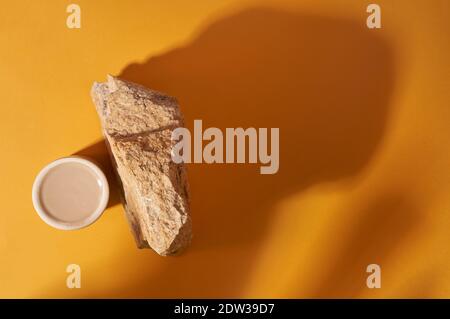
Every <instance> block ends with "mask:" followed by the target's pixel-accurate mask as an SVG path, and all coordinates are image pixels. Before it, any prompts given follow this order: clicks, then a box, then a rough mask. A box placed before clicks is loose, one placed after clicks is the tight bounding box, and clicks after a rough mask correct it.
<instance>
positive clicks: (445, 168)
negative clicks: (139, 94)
mask: <svg viewBox="0 0 450 319" xmlns="http://www.w3.org/2000/svg"><path fill="white" fill-rule="evenodd" d="M69 3H71V2H69V1H8V2H6V1H4V2H2V3H1V10H0V88H1V89H0V101H1V106H0V149H1V150H2V156H1V157H0V167H1V175H0V176H1V183H0V196H1V202H2V205H1V213H0V297H8V298H9V297H26V298H28V297H35V298H36V297H37V298H39V297H69V298H70V297H450V250H449V247H450V231H449V229H450V183H449V182H450V169H449V164H450V161H449V160H450V153H449V150H450V147H449V146H450V145H449V141H450V138H449V137H450V126H449V122H450V108H449V101H450V96H449V85H450V77H449V75H450V74H449V66H450V62H449V58H448V57H449V54H450V46H449V36H450V14H449V9H450V5H449V3H450V2H449V1H446V0H432V1H425V0H423V1H411V0H409V1H406V0H402V1H400V0H395V1H394V0H391V1H376V3H378V4H380V5H381V8H382V28H381V29H379V30H368V29H367V28H366V27H365V20H366V17H367V15H368V14H367V13H366V6H367V5H368V4H369V3H370V2H368V1H359V0H355V1H350V0H348V1H317V0H304V1H301V0H296V1H279V0H277V1H275V0H274V1H242V0H235V1H231V0H227V1H225V0H216V1H207V0H201V1H200V0H195V1H185V0H172V1H156V0H155V1H106V0H103V1H98V0H95V1H93V0H88V1H81V0H80V1H76V2H75V3H77V4H79V5H80V6H81V19H82V21H81V29H79V30H71V29H68V28H67V27H66V17H67V15H68V14H67V13H66V7H67V5H68V4H69ZM107 73H111V74H115V75H122V76H123V77H125V78H127V79H130V80H134V81H137V82H141V83H143V84H145V85H148V86H151V87H152V88H155V89H158V90H162V91H164V92H167V93H169V94H171V95H174V96H176V97H177V98H178V99H179V101H180V104H181V106H182V110H183V112H184V113H185V115H186V121H187V126H188V127H189V126H192V121H193V119H202V120H203V123H204V126H205V127H207V126H216V127H219V128H225V127H238V126H243V127H248V126H254V127H280V135H281V141H280V147H281V152H280V171H279V173H278V174H276V175H273V176H261V175H259V173H258V171H259V168H258V166H255V165H190V166H189V168H188V169H189V178H190V182H191V191H192V214H193V222H194V232H195V236H194V240H193V243H192V246H191V247H190V249H189V250H187V251H186V252H185V253H184V254H183V255H181V256H178V257H168V258H167V257H166V258H163V257H160V256H158V255H156V254H155V253H154V252H152V251H150V250H138V249H136V247H135V244H134V241H133V238H132V236H131V233H130V231H129V229H128V225H127V222H126V220H125V217H124V214H123V209H122V207H121V206H120V205H114V206H113V207H111V208H109V209H108V210H107V211H106V212H105V214H104V215H103V216H102V218H101V219H100V220H99V221H98V222H96V223H95V224H94V225H92V226H90V227H88V228H86V229H83V230H79V231H70V232H64V231H59V230H56V229H52V228H51V227H49V226H47V225H46V224H45V223H44V222H42V221H41V220H40V219H39V217H38V216H37V214H36V213H35V212H34V209H33V207H32V203H31V186H32V183H33V180H34V177H35V175H36V174H37V173H38V172H39V170H40V169H41V168H42V167H43V166H44V165H45V164H47V163H48V162H50V161H52V160H54V159H56V158H59V157H63V156H68V155H70V154H73V153H76V152H78V151H80V150H83V149H85V148H86V147H89V146H90V145H94V146H95V145H96V144H95V143H96V142H98V141H99V140H101V132H100V127H99V123H98V119H97V116H96V113H95V110H94V107H93V105H92V102H91V100H90V96H89V90H90V87H91V85H92V83H93V81H103V80H104V79H105V76H106V74H107ZM94 151H95V147H94ZM97 151H98V152H100V153H101V149H98V150H97ZM70 263H76V264H79V265H80V266H81V271H82V279H81V284H82V288H81V289H68V288H67V287H66V282H65V281H66V276H67V273H66V272H65V269H66V266H67V265H68V264H70ZM371 263H376V264H379V265H380V266H381V269H382V288H381V289H368V288H367V287H366V284H365V280H366V277H367V275H368V274H367V273H366V272H365V270H366V266H367V265H368V264H371Z"/></svg>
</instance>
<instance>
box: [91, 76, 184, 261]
mask: <svg viewBox="0 0 450 319" xmlns="http://www.w3.org/2000/svg"><path fill="white" fill-rule="evenodd" d="M91 95H92V98H93V100H94V103H95V106H96V108H97V112H98V114H99V117H100V121H101V124H102V128H103V134H104V136H105V139H106V141H107V145H108V147H109V149H110V155H111V158H112V160H113V162H114V164H115V165H114V166H115V168H116V172H117V175H118V177H119V182H120V183H121V184H122V186H123V187H122V188H123V198H122V200H123V203H124V206H125V211H126V215H127V217H128V221H129V223H130V226H131V229H132V232H133V234H134V237H135V239H136V243H137V245H138V247H139V248H146V247H150V248H152V249H154V250H155V251H156V252H157V253H158V254H160V255H163V256H165V255H171V254H175V253H178V252H179V251H181V250H183V249H184V248H185V247H186V246H188V245H189V243H190V240H191V218H190V213H189V190H188V183H187V177H186V171H185V168H184V165H183V164H175V163H174V162H173V161H172V159H171V155H170V152H171V148H172V145H173V143H174V142H173V141H171V134H172V130H173V129H174V128H176V127H180V126H182V125H183V119H182V115H181V113H180V110H179V107H178V103H177V101H176V99H174V98H172V97H169V96H167V95H164V94H162V93H159V92H156V91H153V90H150V89H147V88H145V87H143V86H141V85H138V84H134V83H131V82H127V81H124V80H121V79H119V78H116V77H112V76H108V80H107V82H105V83H94V85H93V87H92V91H91Z"/></svg>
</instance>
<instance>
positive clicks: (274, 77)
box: [94, 9, 394, 297]
mask: <svg viewBox="0 0 450 319" xmlns="http://www.w3.org/2000/svg"><path fill="white" fill-rule="evenodd" d="M148 41H151V39H148ZM119 76H120V77H122V78H124V79H127V80H130V81H133V82H137V83H140V84H143V85H145V86H147V87H150V88H152V89H155V90H159V91H162V92H165V93H168V94H170V95H172V96H175V97H177V98H178V100H179V102H180V105H181V108H182V111H183V113H184V115H185V122H186V126H187V127H188V128H189V129H192V126H193V120H194V119H202V120H203V127H204V128H206V127H210V126H214V127H218V128H221V129H225V128H226V127H244V128H245V127H268V128H270V127H279V128H280V170H279V172H278V174H275V175H260V174H259V165H246V164H245V165H244V164H239V165H237V164H236V165H230V164H224V165H220V164H213V165H207V164H203V165H198V164H192V165H189V167H188V174H189V181H190V186H191V193H192V205H191V208H192V214H193V223H194V232H195V234H194V239H193V243H192V247H191V248H190V249H189V250H188V252H187V253H186V254H184V255H182V256H180V257H172V258H160V257H158V256H155V257H148V261H149V262H150V263H151V264H152V265H154V264H155V263H157V264H158V267H159V268H160V272H158V273H155V272H154V271H152V272H151V273H150V272H149V273H142V274H140V278H139V280H136V281H134V280H130V281H129V282H128V284H127V285H125V286H124V287H121V289H120V290H119V291H105V292H104V293H102V294H100V296H103V297H107V296H124V297H139V296H147V297H181V296H182V297H208V296H209V297H233V296H239V294H240V293H241V292H242V289H243V287H245V283H246V281H245V280H246V278H248V275H249V273H250V272H251V269H252V266H253V262H254V259H255V258H256V257H257V256H258V254H259V252H258V248H259V247H260V244H261V241H262V240H263V239H264V234H265V232H266V230H267V229H268V225H269V224H270V222H271V220H272V219H273V217H274V216H273V215H271V212H273V210H272V207H273V206H274V205H275V204H276V203H277V202H278V201H279V200H280V199H282V198H283V197H285V196H286V195H289V194H292V193H294V192H299V191H301V190H304V189H305V188H307V187H309V186H311V185H314V184H316V183H321V182H330V181H336V180H339V179H344V178H349V177H352V176H355V175H356V174H357V173H358V172H360V171H361V169H362V168H363V167H364V166H365V165H367V164H368V162H369V161H370V159H371V157H372V156H373V155H374V152H375V151H376V149H377V146H378V144H379V142H380V140H381V138H382V137H383V132H384V129H385V124H386V121H387V116H388V108H387V106H388V102H389V97H390V93H391V88H392V80H393V77H394V74H393V66H392V56H391V52H390V50H389V47H388V45H387V44H386V43H385V42H384V41H383V40H382V39H380V38H379V37H378V36H376V33H375V32H374V31H373V30H368V29H367V28H366V27H365V24H364V23H363V22H352V21H346V20H339V19H332V18H325V17H315V16H308V15H302V14H294V13H289V12H285V11H277V10H273V9H252V10H247V11H244V12H241V13H239V14H236V15H234V16H231V17H228V18H224V19H222V20H220V21H217V22H216V23H214V24H212V25H210V26H209V27H208V28H207V29H206V30H204V31H203V32H202V33H201V34H200V35H199V36H198V37H197V38H196V39H195V40H193V41H192V42H191V43H189V44H187V45H186V46H185V47H181V48H178V49H175V50H172V51H169V52H167V53H165V54H163V55H160V56H156V57H152V58H150V59H149V60H147V61H146V62H144V63H142V64H130V65H128V66H127V67H126V68H125V69H124V70H123V72H122V73H121V74H120V75H119ZM94 149H95V147H94ZM102 150H103V148H102ZM105 154H106V153H105ZM301 213H302V212H298V214H301ZM369 213H370V214H372V213H373V212H369ZM370 218H371V217H370ZM375 218H385V217H383V216H381V217H375ZM130 236H131V235H130ZM355 238H356V239H355V240H358V238H359V235H358V234H356V235H355ZM281 249H292V251H293V253H295V247H290V248H288V247H285V248H281ZM132 253H133V252H131V253H129V255H127V253H126V252H123V254H124V255H123V256H118V258H122V259H124V260H126V259H127V258H132V257H130V256H132ZM148 254H149V255H152V254H153V253H152V252H148ZM119 255H120V254H119ZM136 262H142V260H139V261H138V260H136ZM151 268H153V269H154V267H151ZM149 269H150V268H149ZM270 275H271V276H274V275H275V274H270Z"/></svg>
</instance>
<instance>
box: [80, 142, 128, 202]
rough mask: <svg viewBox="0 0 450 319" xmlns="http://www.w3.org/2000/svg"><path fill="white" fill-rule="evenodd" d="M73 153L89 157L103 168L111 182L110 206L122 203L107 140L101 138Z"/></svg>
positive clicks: (109, 182)
mask: <svg viewBox="0 0 450 319" xmlns="http://www.w3.org/2000/svg"><path fill="white" fill-rule="evenodd" d="M73 155H77V156H82V157H87V158H89V159H91V160H94V161H95V162H96V163H97V164H98V165H100V167H101V168H102V169H103V172H104V173H105V175H106V178H107V179H108V184H109V201H108V207H112V206H115V205H117V204H119V203H120V191H119V186H118V183H117V179H116V176H115V173H114V168H113V166H112V162H111V160H110V158H109V154H108V148H107V146H106V142H105V140H99V141H98V142H96V143H94V144H92V145H89V146H88V147H85V148H83V149H82V150H79V151H78V152H76V153H74V154H73Z"/></svg>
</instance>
